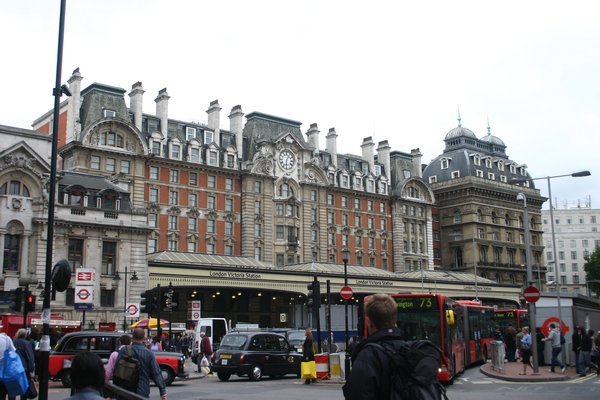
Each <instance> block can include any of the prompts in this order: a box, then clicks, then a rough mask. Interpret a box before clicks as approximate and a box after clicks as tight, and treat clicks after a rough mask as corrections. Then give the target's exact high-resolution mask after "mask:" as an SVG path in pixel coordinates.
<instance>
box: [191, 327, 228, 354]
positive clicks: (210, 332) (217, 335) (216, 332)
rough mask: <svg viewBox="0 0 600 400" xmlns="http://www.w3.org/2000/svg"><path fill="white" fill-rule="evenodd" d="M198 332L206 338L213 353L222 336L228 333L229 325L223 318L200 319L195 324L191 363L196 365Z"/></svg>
mask: <svg viewBox="0 0 600 400" xmlns="http://www.w3.org/2000/svg"><path fill="white" fill-rule="evenodd" d="M200 332H204V333H205V334H206V336H208V338H209V339H210V344H211V346H212V349H213V352H214V351H215V350H216V349H217V347H219V344H220V343H221V339H222V338H223V336H225V335H226V334H228V333H229V325H228V324H227V321H226V320H225V318H200V320H199V321H198V323H197V324H196V330H195V332H194V342H193V343H192V361H193V362H195V363H196V364H197V363H198V362H199V360H198V354H199V353H200Z"/></svg>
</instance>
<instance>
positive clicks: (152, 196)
mask: <svg viewBox="0 0 600 400" xmlns="http://www.w3.org/2000/svg"><path fill="white" fill-rule="evenodd" d="M148 201H149V202H151V203H158V189H157V188H150V192H149V194H148Z"/></svg>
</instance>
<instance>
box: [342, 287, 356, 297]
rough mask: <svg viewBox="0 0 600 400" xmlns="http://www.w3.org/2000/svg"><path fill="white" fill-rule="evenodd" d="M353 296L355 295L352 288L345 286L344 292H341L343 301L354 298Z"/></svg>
mask: <svg viewBox="0 0 600 400" xmlns="http://www.w3.org/2000/svg"><path fill="white" fill-rule="evenodd" d="M353 295H354V293H352V288H351V287H350V286H344V287H342V290H340V296H342V299H344V300H348V299H350V298H352V296H353Z"/></svg>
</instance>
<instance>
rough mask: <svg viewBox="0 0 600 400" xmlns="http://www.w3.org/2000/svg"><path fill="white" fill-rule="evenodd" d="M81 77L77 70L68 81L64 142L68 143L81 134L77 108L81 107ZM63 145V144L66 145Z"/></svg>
mask: <svg viewBox="0 0 600 400" xmlns="http://www.w3.org/2000/svg"><path fill="white" fill-rule="evenodd" d="M82 79H83V77H82V76H81V74H80V73H79V68H77V69H75V71H73V75H71V77H70V78H69V80H68V83H69V90H70V91H71V98H69V107H68V111H67V137H66V140H65V142H66V143H69V142H72V141H74V140H79V138H78V137H77V134H78V133H79V132H81V123H80V122H79V108H80V107H81V80H82ZM66 143H65V144H66Z"/></svg>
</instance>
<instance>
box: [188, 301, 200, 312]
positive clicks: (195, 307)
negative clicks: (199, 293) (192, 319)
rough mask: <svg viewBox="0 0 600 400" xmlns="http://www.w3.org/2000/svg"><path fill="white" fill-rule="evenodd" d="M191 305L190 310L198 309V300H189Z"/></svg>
mask: <svg viewBox="0 0 600 400" xmlns="http://www.w3.org/2000/svg"><path fill="white" fill-rule="evenodd" d="M190 303H191V306H192V311H200V302H199V301H198V300H192V301H190Z"/></svg>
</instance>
